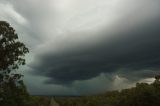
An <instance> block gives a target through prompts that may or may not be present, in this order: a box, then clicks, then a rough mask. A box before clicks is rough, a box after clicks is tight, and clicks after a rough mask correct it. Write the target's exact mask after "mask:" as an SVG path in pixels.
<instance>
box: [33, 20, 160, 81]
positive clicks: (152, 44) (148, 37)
mask: <svg viewBox="0 0 160 106" xmlns="http://www.w3.org/2000/svg"><path fill="white" fill-rule="evenodd" d="M158 19H159V18H157V20H156V19H155V20H151V21H150V22H146V23H143V24H142V25H141V26H135V27H133V29H130V30H127V31H123V32H121V33H118V32H117V33H116V34H117V35H114V36H118V37H113V38H112V37H111V38H105V36H103V39H101V40H100V41H98V42H96V44H94V43H93V44H92V45H89V46H88V45H85V44H82V45H78V46H75V47H72V48H70V47H68V49H67V47H65V49H62V50H60V49H59V52H55V50H53V51H52V49H51V50H50V52H47V53H44V54H40V55H38V56H37V57H36V59H35V60H38V61H35V62H34V63H35V64H34V63H33V64H32V65H31V67H32V68H33V69H34V71H35V72H36V74H39V75H45V76H47V77H48V78H50V79H49V80H48V81H46V83H51V84H53V83H56V84H67V83H72V82H74V81H76V80H88V79H91V78H94V77H97V76H99V75H100V74H101V73H116V72H117V71H118V73H119V74H123V73H124V72H125V74H126V75H125V77H130V78H141V77H143V78H147V77H153V76H154V75H156V74H157V73H159V65H160V64H159V63H160V56H159V54H160V50H159V48H160V36H159V34H160V30H159V27H160V22H159V20H158ZM122 26H123V25H122ZM99 34H103V35H104V34H106V35H107V32H105V31H104V32H101V33H99ZM75 40H77V39H75ZM57 51H58V50H57ZM37 63H38V64H37ZM120 70H121V71H122V72H119V71H120ZM144 70H146V71H144ZM147 70H151V71H149V72H147ZM155 71H156V72H155ZM134 72H138V73H139V74H136V75H135V76H134V74H133V73H134ZM130 74H131V75H130ZM123 75H124V74H123ZM131 76H132V77H131Z"/></svg>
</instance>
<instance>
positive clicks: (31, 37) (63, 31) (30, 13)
mask: <svg viewBox="0 0 160 106" xmlns="http://www.w3.org/2000/svg"><path fill="white" fill-rule="evenodd" d="M0 1H1V3H0V4H1V5H0V9H1V10H3V11H0V15H1V16H2V19H5V20H7V21H8V20H9V22H11V24H12V25H14V26H16V27H15V29H16V30H17V32H19V33H20V34H19V35H20V38H21V39H22V40H23V41H24V42H25V44H26V45H27V47H29V48H30V51H31V53H33V54H34V56H33V62H31V63H29V64H28V65H27V66H28V67H29V68H30V69H31V70H32V73H34V75H33V74H32V73H31V74H30V75H29V76H32V77H35V76H36V77H37V76H44V77H47V79H48V80H45V83H44V84H53V85H56V84H59V85H70V84H73V83H74V82H76V81H80V82H81V81H82V82H83V81H84V82H85V81H87V80H88V82H89V84H90V81H89V80H93V81H94V80H95V79H94V78H97V80H99V79H98V78H99V77H100V80H99V81H97V82H98V83H97V85H101V84H99V83H102V84H104V82H105V81H106V80H105V81H104V80H101V77H102V76H103V75H106V76H105V78H106V79H107V80H108V79H109V81H108V82H107V81H106V83H108V85H109V84H110V83H112V82H110V81H112V80H111V79H110V78H112V76H114V75H120V76H122V77H124V78H127V79H128V80H130V81H136V80H140V79H143V78H148V77H153V76H154V75H156V74H159V63H160V56H159V54H160V49H159V46H160V30H159V28H160V21H159V19H160V15H159V11H160V9H159V7H158V6H159V4H160V2H159V0H154V1H150V0H130V1H128V0H122V1H118V0H117V1H116V0H115V1H114V0H108V2H107V3H106V0H85V1H81V0H68V2H65V0H47V1H43V2H42V1H41V2H39V1H38V0H35V1H32V0H28V1H22V0H17V1H4V0H0ZM53 1H54V2H53ZM76 2H77V3H76ZM112 2H113V3H112ZM114 2H115V3H114ZM67 3H68V4H67ZM69 4H73V7H70V5H69ZM44 5H45V6H44ZM67 5H68V6H67ZM74 5H75V6H74ZM7 6H8V7H7ZM157 10H158V11H157ZM3 15H4V16H3ZM68 20H69V21H68ZM117 20H118V21H117ZM57 30H58V31H57ZM59 32H60V33H59ZM48 42H49V43H48ZM39 45H40V46H41V47H40V49H38V47H39ZM31 58H32V57H30V58H28V60H29V59H31ZM103 77H104V76H103ZM103 77H102V79H103ZM31 79H32V78H31ZM31 79H30V80H31ZM28 82H32V80H31V81H28ZM122 83H123V82H122ZM78 84H79V83H78ZM80 84H81V83H80ZM86 85H87V84H86ZM93 85H94V84H93ZM31 86H32V85H31ZM41 86H43V84H42V85H41ZM73 86H74V85H73ZM95 86H96V85H95ZM78 87H79V88H81V87H82V89H84V88H88V89H89V90H90V88H89V86H87V87H85V86H83V84H82V85H80V86H78ZM30 88H32V87H30ZM92 88H93V87H92ZM100 88H101V86H100ZM106 88H107V87H105V89H106ZM47 89H48V88H47ZM95 89H96V88H95ZM35 91H36V90H35ZM46 91H47V90H46ZM40 92H41V91H40ZM93 92H94V91H93Z"/></svg>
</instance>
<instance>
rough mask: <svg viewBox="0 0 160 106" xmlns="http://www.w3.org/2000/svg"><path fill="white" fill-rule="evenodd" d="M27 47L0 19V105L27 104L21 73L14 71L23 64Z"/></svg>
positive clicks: (26, 94) (8, 25)
mask: <svg viewBox="0 0 160 106" xmlns="http://www.w3.org/2000/svg"><path fill="white" fill-rule="evenodd" d="M28 52H29V50H28V48H27V47H26V46H25V45H24V43H22V42H20V41H19V40H18V35H17V33H16V32H15V30H14V29H13V27H11V26H10V24H9V23H7V22H5V21H0V106H1V105H2V106H27V105H25V104H26V103H25V102H26V101H27V100H28V99H29V94H28V93H27V90H26V88H25V85H24V84H23V80H22V79H21V77H22V76H23V75H21V74H19V73H17V72H16V70H17V69H19V66H21V65H25V59H24V56H25V54H26V53H28Z"/></svg>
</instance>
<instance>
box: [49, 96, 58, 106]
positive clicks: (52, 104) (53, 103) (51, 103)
mask: <svg viewBox="0 0 160 106" xmlns="http://www.w3.org/2000/svg"><path fill="white" fill-rule="evenodd" d="M49 106H60V105H59V104H58V103H57V102H56V101H55V100H54V98H53V97H52V98H51V101H50V105H49Z"/></svg>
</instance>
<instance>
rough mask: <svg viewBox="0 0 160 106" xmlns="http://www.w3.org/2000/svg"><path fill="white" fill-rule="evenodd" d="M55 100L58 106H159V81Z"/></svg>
mask: <svg viewBox="0 0 160 106" xmlns="http://www.w3.org/2000/svg"><path fill="white" fill-rule="evenodd" d="M56 100H57V102H58V103H59V104H60V106H160V81H159V78H158V79H157V77H156V80H155V81H154V83H152V84H147V83H137V84H136V87H133V88H130V89H124V90H122V91H109V92H106V93H105V94H102V95H97V96H84V97H74V98H72V97H70V98H69V97H67V98H65V97H64V98H62V97H61V98H57V99H56Z"/></svg>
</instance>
